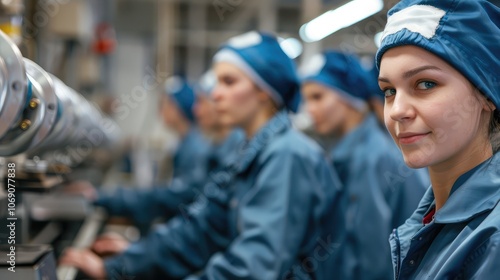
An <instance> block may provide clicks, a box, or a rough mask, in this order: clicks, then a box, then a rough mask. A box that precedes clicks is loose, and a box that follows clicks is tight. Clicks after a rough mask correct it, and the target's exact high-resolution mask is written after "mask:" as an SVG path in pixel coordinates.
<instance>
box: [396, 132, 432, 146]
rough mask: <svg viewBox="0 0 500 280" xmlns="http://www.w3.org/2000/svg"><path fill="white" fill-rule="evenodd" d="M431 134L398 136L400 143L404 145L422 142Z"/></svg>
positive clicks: (402, 134) (404, 134) (403, 134)
mask: <svg viewBox="0 0 500 280" xmlns="http://www.w3.org/2000/svg"><path fill="white" fill-rule="evenodd" d="M429 134H430V132H427V133H400V134H398V140H399V143H400V144H402V145H409V144H414V143H416V142H418V141H420V140H421V139H422V138H424V137H426V136H427V135H429Z"/></svg>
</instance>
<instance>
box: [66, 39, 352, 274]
mask: <svg viewBox="0 0 500 280" xmlns="http://www.w3.org/2000/svg"><path fill="white" fill-rule="evenodd" d="M213 61H214V70H215V73H216V76H217V81H218V83H217V86H216V88H215V89H214V92H213V96H214V100H215V103H216V106H217V112H218V113H219V114H220V117H221V121H222V122H223V123H224V124H226V125H230V126H232V127H240V128H241V129H242V130H243V131H244V133H245V136H246V141H245V145H244V146H242V149H240V150H239V151H238V152H237V154H236V158H235V161H233V162H232V164H229V165H227V166H226V167H225V168H223V169H221V170H219V171H217V172H213V173H212V174H211V176H210V179H211V180H210V181H209V182H208V183H207V184H206V185H205V186H204V189H203V194H204V196H203V197H200V199H199V200H197V201H196V202H195V203H193V204H192V205H191V207H190V209H189V215H187V216H184V217H182V216H178V217H176V218H174V219H172V220H171V221H170V222H169V223H168V224H166V225H165V226H162V227H159V228H157V229H156V230H155V231H154V232H152V233H151V234H150V235H149V236H148V237H147V238H145V239H143V240H142V241H140V242H138V243H134V244H132V245H131V246H130V247H129V248H128V249H127V250H126V251H125V252H124V253H123V254H121V255H118V256H115V257H113V258H111V259H107V260H105V261H103V260H101V259H100V258H98V257H96V256H95V255H93V254H92V253H91V252H90V251H88V250H79V251H76V250H72V251H70V252H68V253H67V254H66V255H65V257H64V258H63V260H62V263H65V264H71V265H76V266H77V267H79V268H80V269H81V270H82V271H84V272H85V273H86V274H88V275H89V276H91V277H93V278H103V277H107V278H109V279H116V278H118V277H120V275H127V276H131V277H136V278H137V279H182V278H186V277H189V279H217V280H223V279H259V280H260V279H340V278H339V277H336V276H335V274H336V273H340V272H341V271H340V269H339V267H338V266H335V264H334V262H335V261H336V260H338V252H340V251H341V249H340V248H342V247H341V244H342V243H343V242H342V241H343V240H342V236H343V229H344V222H343V216H344V215H345V213H344V212H343V210H342V206H343V204H342V203H341V201H340V198H341V196H340V195H339V194H340V193H341V185H340V182H339V181H338V179H337V177H336V174H335V173H334V172H333V171H332V169H331V168H330V166H329V164H328V162H327V161H326V159H325V158H324V156H323V153H322V151H321V149H320V148H319V147H318V146H317V145H316V144H315V143H314V142H312V140H310V139H308V138H307V137H305V136H304V135H302V134H301V133H299V132H298V131H296V130H295V129H293V128H292V127H291V123H290V120H289V118H288V115H287V114H288V113H287V111H295V110H296V109H297V106H298V103H299V97H300V93H299V88H300V84H299V80H298V78H297V75H296V72H295V68H294V65H293V61H292V60H291V59H290V58H288V57H287V56H286V54H285V53H284V51H283V50H282V49H281V47H280V45H279V43H278V41H277V39H276V37H274V36H272V35H268V34H263V33H258V32H250V33H247V34H243V35H240V36H238V37H235V38H232V39H230V40H229V41H228V42H227V43H226V44H225V45H223V47H222V48H221V49H220V50H219V51H218V52H217V54H216V55H215V56H214V59H213Z"/></svg>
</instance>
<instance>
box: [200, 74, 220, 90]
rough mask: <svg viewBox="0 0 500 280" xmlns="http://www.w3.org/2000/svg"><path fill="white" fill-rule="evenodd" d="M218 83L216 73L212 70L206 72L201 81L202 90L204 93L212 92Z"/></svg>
mask: <svg viewBox="0 0 500 280" xmlns="http://www.w3.org/2000/svg"><path fill="white" fill-rule="evenodd" d="M216 84H217V77H216V76H215V73H214V71H212V70H209V71H207V72H205V74H203V76H201V78H200V82H199V85H200V87H201V90H203V91H204V93H206V94H210V93H211V92H212V90H213V89H214V88H215V85H216Z"/></svg>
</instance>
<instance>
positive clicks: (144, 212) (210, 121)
mask: <svg viewBox="0 0 500 280" xmlns="http://www.w3.org/2000/svg"><path fill="white" fill-rule="evenodd" d="M214 85H215V76H214V74H213V73H211V72H208V73H206V74H205V75H204V76H203V77H202V79H201V80H200V82H199V83H198V85H197V87H196V88H195V91H196V102H195V104H194V106H193V113H194V116H195V120H196V123H197V124H198V128H199V129H200V130H201V132H202V134H203V137H204V138H205V139H207V141H208V142H209V143H210V151H209V153H208V155H207V158H206V159H205V158H199V159H198V161H203V162H205V161H206V163H204V164H206V165H207V170H208V172H211V171H214V170H218V169H219V168H221V167H223V166H224V165H225V164H227V163H228V162H229V161H230V160H231V155H232V153H234V152H235V151H236V149H237V147H238V146H239V144H240V143H241V142H242V141H243V139H244V136H243V133H242V132H241V131H239V130H231V128H230V127H228V126H224V125H222V124H221V123H220V121H219V118H218V114H217V112H216V111H215V104H214V102H213V100H212V97H211V94H210V93H211V91H212V90H213V86H214ZM192 148H193V149H194V148H197V147H192ZM195 152H196V151H195ZM192 160H193V161H194V160H195V159H194V158H193V159H192ZM195 164H196V163H193V166H195ZM208 174H209V173H206V174H203V175H201V178H197V175H196V174H194V173H193V174H190V176H185V177H179V176H178V177H175V178H174V179H173V181H172V183H171V184H170V185H169V186H156V187H153V188H150V189H147V190H137V189H119V190H118V191H115V192H114V193H112V194H110V195H105V196H101V197H100V198H99V199H98V200H97V201H96V202H95V204H96V205H99V206H102V207H104V208H106V209H107V210H108V212H109V213H110V214H112V215H114V216H125V217H131V218H133V220H134V221H135V223H136V224H138V223H140V224H144V223H147V225H148V226H149V225H150V223H151V221H152V220H154V219H158V218H162V219H164V220H168V219H170V218H171V217H173V216H175V215H177V214H180V215H183V214H185V213H184V212H185V211H187V209H188V207H189V204H190V203H192V202H193V201H194V200H195V199H196V198H197V197H198V195H199V194H200V188H201V187H202V186H203V183H204V182H205V181H206V180H207V179H208ZM137 209H140V211H139V210H137ZM128 246H129V242H128V241H127V240H126V239H124V238H123V237H121V236H119V235H117V234H107V233H106V234H104V235H102V236H101V237H99V238H98V239H97V240H96V241H95V242H94V244H93V245H92V250H93V251H94V252H96V253H97V254H99V255H110V254H117V253H121V252H123V251H124V250H125V249H126V248H127V247H128Z"/></svg>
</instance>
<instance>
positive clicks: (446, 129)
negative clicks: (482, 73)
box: [379, 46, 492, 168]
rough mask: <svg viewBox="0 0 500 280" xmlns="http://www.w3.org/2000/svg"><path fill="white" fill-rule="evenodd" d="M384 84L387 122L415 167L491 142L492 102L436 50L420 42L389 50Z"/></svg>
mask: <svg viewBox="0 0 500 280" xmlns="http://www.w3.org/2000/svg"><path fill="white" fill-rule="evenodd" d="M379 85H380V87H381V89H382V90H383V91H384V93H385V96H386V99H385V107H384V120H385V125H386V126H387V128H388V130H389V132H390V133H391V135H392V138H393V139H394V141H395V142H396V144H397V145H398V146H399V148H400V149H401V151H402V153H403V156H404V158H405V162H406V164H407V165H409V166H410V167H414V168H419V167H425V166H435V165H438V164H443V163H452V162H456V161H460V160H463V158H464V154H465V155H466V154H467V153H470V152H471V151H473V150H474V149H477V148H478V147H477V146H478V145H479V146H480V145H483V146H484V145H485V143H486V142H485V138H486V140H487V137H488V135H487V128H488V119H489V114H490V113H491V112H490V111H491V107H490V106H492V105H490V106H488V103H487V101H486V99H485V98H484V97H483V96H482V95H480V93H478V91H476V90H475V88H474V87H473V85H472V84H471V83H470V82H469V81H468V80H467V79H466V78H465V77H464V76H462V75H461V74H460V73H459V72H458V71H457V70H455V69H454V68H453V67H452V66H450V65H449V64H448V63H446V62H445V61H444V60H442V59H440V58H439V57H437V56H435V55H433V54H432V53H430V52H428V51H426V50H424V49H421V48H418V47H415V46H402V47H396V48H392V49H390V50H388V51H387V52H386V53H385V54H384V56H383V58H382V61H381V65H380V76H379Z"/></svg>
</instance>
